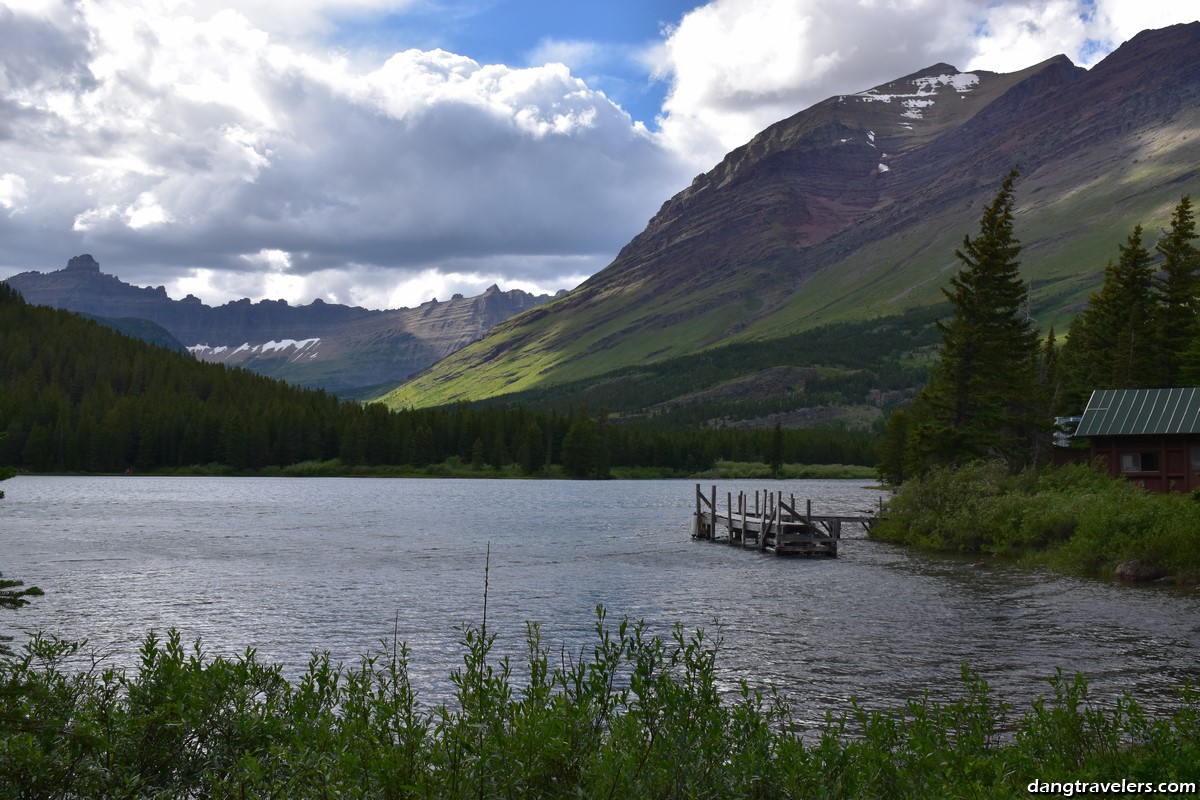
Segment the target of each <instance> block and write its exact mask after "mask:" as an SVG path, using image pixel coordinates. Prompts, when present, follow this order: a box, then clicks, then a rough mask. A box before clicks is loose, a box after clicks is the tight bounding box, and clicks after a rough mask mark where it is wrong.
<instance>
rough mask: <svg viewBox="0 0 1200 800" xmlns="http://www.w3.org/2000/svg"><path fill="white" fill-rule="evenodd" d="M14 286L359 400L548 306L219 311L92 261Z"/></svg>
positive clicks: (243, 307) (27, 294)
mask: <svg viewBox="0 0 1200 800" xmlns="http://www.w3.org/2000/svg"><path fill="white" fill-rule="evenodd" d="M7 283H8V284H9V285H10V286H12V287H13V288H14V289H16V290H17V291H18V292H20V293H21V295H22V296H23V297H24V298H25V300H26V301H27V302H29V303H32V304H36V305H47V306H52V307H55V308H62V309H65V310H68V311H75V312H79V313H83V314H88V315H91V316H95V317H103V318H109V319H118V318H124V319H142V320H149V321H151V322H153V323H156V324H157V325H159V326H161V327H162V328H164V329H166V330H167V331H168V332H170V333H171V334H172V335H173V336H174V337H175V338H176V339H178V340H179V341H180V342H182V343H184V344H185V345H186V346H187V347H188V349H189V350H191V352H192V353H193V354H194V355H195V356H196V357H197V358H201V359H203V360H206V361H219V362H222V363H226V364H230V365H236V366H241V367H245V368H247V369H251V370H253V371H255V372H260V373H262V374H265V375H270V376H271V377H276V378H280V379H282V380H287V381H289V382H291V383H295V384H298V385H301V386H310V387H314V388H324V389H328V390H330V391H333V392H338V393H349V394H354V393H355V391H356V390H358V389H361V388H363V387H378V386H381V385H387V384H395V383H398V382H400V381H402V380H403V379H405V378H407V377H408V376H409V375H412V374H413V373H414V372H417V371H418V370H421V369H424V368H425V367H428V366H429V365H430V364H432V363H433V362H435V361H437V360H438V359H440V358H443V357H445V356H447V355H449V354H450V353H452V352H454V351H455V350H458V349H459V348H461V347H464V346H465V345H467V344H469V343H471V342H473V341H475V340H476V339H478V338H479V337H480V336H482V335H483V334H484V333H485V332H486V331H488V330H489V329H490V328H491V327H493V326H494V325H496V324H497V323H499V322H503V321H505V320H507V319H509V318H510V317H513V316H514V315H516V314H520V313H521V312H523V311H527V310H529V309H531V308H535V307H536V306H538V305H541V304H542V303H544V302H546V301H547V300H549V299H551V298H550V296H549V295H540V296H535V295H532V294H529V293H528V292H523V291H520V290H512V291H508V292H504V291H501V290H500V288H499V287H497V286H494V285H493V286H491V287H490V288H488V290H487V291H485V292H484V293H483V294H481V295H478V296H476V297H462V296H461V295H455V296H454V298H453V299H451V300H447V301H444V302H438V301H437V300H432V301H430V302H428V303H423V304H422V305H420V306H418V307H417V308H411V309H409V308H402V309H394V310H388V311H370V310H367V309H364V308H357V307H351V306H342V305H336V304H332V303H325V302H323V301H321V300H315V301H313V302H312V303H310V304H309V305H306V306H291V305H288V304H287V303H286V302H284V301H282V300H263V301H260V302H258V303H252V302H251V301H250V300H246V299H243V300H238V301H235V302H231V303H226V304H225V305H222V306H218V307H216V308H213V307H210V306H207V305H205V304H204V303H202V302H200V300H199V299H198V298H196V297H193V296H191V295H189V296H188V297H186V298H184V299H183V300H172V299H171V298H170V297H168V296H167V292H166V289H165V288H164V287H162V286H159V287H156V288H145V287H140V286H132V285H130V284H127V283H124V282H123V281H121V280H120V279H119V278H117V277H116V276H114V275H108V274H105V273H103V272H101V270H100V264H99V263H97V261H96V260H95V259H94V258H93V257H92V256H91V255H80V256H75V257H74V258H72V259H70V260H69V261H68V262H67V266H66V267H65V268H63V269H61V270H57V271H53V272H46V273H42V272H23V273H21V274H19V275H14V276H13V277H11V278H9V279H8V281H7Z"/></svg>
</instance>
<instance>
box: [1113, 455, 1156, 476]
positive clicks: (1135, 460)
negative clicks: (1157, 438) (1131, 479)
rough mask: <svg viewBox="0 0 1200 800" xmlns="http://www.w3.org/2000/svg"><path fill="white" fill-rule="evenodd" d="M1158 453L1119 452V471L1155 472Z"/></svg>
mask: <svg viewBox="0 0 1200 800" xmlns="http://www.w3.org/2000/svg"><path fill="white" fill-rule="evenodd" d="M1157 471H1158V453H1121V472H1157Z"/></svg>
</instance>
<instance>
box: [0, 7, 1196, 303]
mask: <svg viewBox="0 0 1200 800" xmlns="http://www.w3.org/2000/svg"><path fill="white" fill-rule="evenodd" d="M232 5H233V4H230V3H228V1H227V0H171V1H170V2H162V0H7V2H4V3H2V4H0V242H2V243H3V247H2V248H0V275H6V274H11V273H14V272H18V271H21V270H24V269H31V268H32V269H43V270H45V269H53V268H57V267H59V266H61V265H62V264H64V263H65V262H66V259H67V258H69V257H70V256H72V255H76V254H79V253H84V252H90V253H92V254H93V255H95V256H96V257H97V258H98V259H99V260H100V261H101V263H102V265H103V266H104V268H105V270H106V271H109V272H113V273H116V274H118V275H119V276H120V277H122V278H123V279H124V280H127V281H130V282H134V283H140V284H149V285H165V286H166V287H167V288H168V290H169V291H170V292H171V293H172V295H174V296H183V295H184V294H186V293H188V292H191V293H194V294H196V295H198V296H200V297H202V298H203V299H205V300H206V301H208V302H220V301H223V300H227V299H234V298H237V297H243V296H245V297H251V298H255V299H257V298H262V297H272V298H276V297H282V298H283V299H287V300H289V301H292V302H308V301H309V300H311V299H312V298H314V297H322V298H325V299H327V300H330V301H336V302H350V303H356V304H361V305H368V306H372V307H382V306H392V307H394V306H397V305H413V304H415V303H419V302H421V301H423V300H426V299H429V298H431V297H434V296H438V297H443V296H449V295H450V294H453V293H454V292H463V293H465V294H471V293H475V292H478V291H481V290H482V289H484V288H486V286H488V285H489V284H491V283H493V282H499V283H501V285H502V286H504V287H505V288H508V287H510V286H512V287H519V288H525V289H527V290H531V291H554V290H555V289H558V288H563V287H569V286H572V285H574V284H576V283H578V282H579V281H580V280H582V279H583V278H585V277H587V276H588V275H590V274H592V273H594V272H595V271H597V270H599V269H600V268H602V267H603V266H604V265H605V264H607V263H608V262H609V261H610V260H611V259H612V258H613V257H614V256H615V254H616V252H617V251H618V250H619V248H620V247H621V246H622V245H623V244H625V243H626V242H627V241H628V240H629V239H630V238H632V236H634V235H635V234H636V233H638V231H640V230H641V229H642V227H643V226H644V225H645V223H646V221H647V220H648V219H649V218H650V216H651V215H652V214H653V213H654V211H655V210H656V209H657V208H658V207H659V206H660V205H661V203H662V202H663V201H664V200H666V199H667V198H669V197H670V196H671V195H672V194H674V193H675V192H676V191H678V190H679V189H681V188H683V187H684V186H685V185H686V184H687V182H688V181H689V180H690V179H691V177H692V176H693V175H694V174H695V173H696V172H697V171H702V170H707V169H708V168H710V167H711V166H712V165H713V164H715V163H716V162H717V161H718V160H719V159H720V158H721V157H722V156H723V155H724V153H725V152H727V151H728V150H730V149H732V148H734V147H736V146H738V145H740V144H742V143H744V142H745V141H747V140H748V139H750V138H751V137H752V136H753V135H754V134H755V133H757V132H758V131H760V130H761V129H763V128H765V127H766V126H768V125H770V124H771V123H773V122H775V121H777V120H779V119H782V118H784V117H787V116H790V115H792V114H794V113H796V112H798V111H800V110H802V109H804V108H806V107H808V106H810V105H812V104H813V103H815V102H818V101H820V100H823V99H825V98H826V97H829V96H831V95H834V94H839V93H845V92H853V91H860V90H863V89H866V88H869V87H872V86H874V85H877V84H879V83H882V82H884V81H887V80H890V79H892V78H895V77H898V76H900V75H904V74H907V73H910V72H913V71H915V70H917V69H921V68H922V67H925V66H928V65H930V64H933V63H936V62H939V61H945V62H949V63H952V64H955V65H956V66H959V67H961V68H964V69H992V70H996V71H1011V70H1015V69H1020V68H1023V67H1026V66H1029V65H1030V64H1032V63H1036V62H1037V61H1040V60H1043V59H1045V58H1048V57H1050V56H1052V55H1054V54H1056V53H1059V52H1065V53H1066V54H1067V55H1068V56H1070V57H1071V58H1072V59H1074V60H1075V61H1076V63H1081V64H1084V65H1090V64H1091V63H1094V62H1095V61H1096V60H1098V59H1099V58H1100V57H1102V56H1103V55H1104V54H1106V53H1107V52H1108V51H1109V50H1111V49H1112V47H1114V46H1116V45H1117V44H1119V43H1120V42H1122V41H1124V40H1126V39H1128V38H1130V37H1131V36H1132V35H1134V34H1135V33H1137V32H1138V31H1139V30H1141V29H1143V28H1146V27H1161V26H1163V25H1167V24H1170V23H1172V22H1177V21H1181V18H1186V12H1183V11H1181V10H1180V9H1179V8H1177V5H1178V4H1176V3H1174V2H1172V0H1138V2H1137V4H1136V5H1134V3H1133V2H1132V0H1009V1H1008V2H1001V3H997V2H993V1H992V0H711V2H708V3H706V4H704V5H698V6H697V7H696V8H694V9H693V10H691V11H690V12H688V13H686V14H684V15H682V17H681V18H680V19H678V20H677V21H676V23H675V24H674V25H672V26H670V27H668V28H667V29H665V30H664V32H663V36H662V39H661V41H660V42H659V43H657V44H656V45H654V46H652V47H649V48H645V47H643V44H644V43H641V42H636V43H635V42H630V43H625V44H621V43H607V44H605V45H604V46H600V45H598V44H596V43H590V42H586V41H580V40H568V39H554V38H552V37H549V36H548V37H546V38H543V39H542V40H541V42H540V43H539V44H538V45H537V46H536V47H535V48H534V49H533V50H531V51H530V52H527V53H524V54H522V55H523V56H524V60H525V63H526V64H528V66H525V67H518V66H506V65H498V64H486V63H479V62H477V61H475V60H473V59H472V58H470V57H469V55H470V54H457V53H451V52H446V51H444V50H438V49H425V50H417V49H408V50H401V51H400V52H395V53H389V54H386V57H382V56H381V57H376V56H375V55H374V54H373V53H368V52H366V51H354V50H347V51H339V50H335V49H332V48H330V47H328V46H326V45H324V44H322V42H326V41H336V40H337V37H336V36H329V35H327V34H329V31H330V30H331V29H332V28H335V27H336V25H337V24H338V23H339V21H341V20H345V19H355V20H359V21H360V22H361V21H362V20H370V19H372V18H373V15H374V17H378V16H379V15H382V14H402V13H403V12H404V11H405V10H406V9H408V8H409V7H410V6H412V7H416V6H417V5H421V6H427V5H428V0H288V2H286V3H284V2H283V0H248V2H244V3H238V4H236V8H233V7H231V6H232ZM614 13H621V10H620V9H618V10H616V11H614ZM639 57H640V58H642V59H645V60H646V63H647V65H649V64H650V63H653V70H652V71H653V75H651V74H650V72H651V67H650V66H647V67H646V70H647V75H646V78H647V80H651V78H653V79H656V80H658V81H661V82H662V85H664V86H666V91H667V94H666V100H665V102H664V104H663V107H662V113H661V116H660V117H659V119H658V120H657V125H656V126H652V127H657V129H656V130H647V127H646V126H644V125H642V124H641V123H639V122H636V121H634V120H633V119H631V118H630V116H629V115H628V114H627V113H626V112H625V111H623V110H622V109H621V108H620V106H619V105H617V104H616V103H615V102H614V101H613V100H612V99H610V98H609V97H607V96H606V95H605V94H604V93H603V92H601V91H600V90H599V89H598V88H597V86H598V85H599V82H598V80H597V79H595V78H591V77H589V75H590V74H591V72H592V71H593V70H596V71H599V72H601V73H603V72H604V70H605V66H604V65H605V64H606V63H609V64H611V63H613V62H612V60H613V59H620V60H621V61H622V62H623V63H626V64H627V63H630V62H632V61H634V60H636V59H637V58H639ZM608 85H610V86H611V85H612V84H611V83H610V84H608Z"/></svg>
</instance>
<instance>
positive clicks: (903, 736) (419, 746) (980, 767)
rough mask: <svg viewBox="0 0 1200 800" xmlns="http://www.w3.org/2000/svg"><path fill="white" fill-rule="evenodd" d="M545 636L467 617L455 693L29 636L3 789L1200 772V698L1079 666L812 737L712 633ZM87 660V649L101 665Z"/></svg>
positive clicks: (516, 787)
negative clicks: (1102, 699)
mask: <svg viewBox="0 0 1200 800" xmlns="http://www.w3.org/2000/svg"><path fill="white" fill-rule="evenodd" d="M596 636H597V639H596V643H595V644H594V645H593V646H592V647H591V648H590V653H587V654H586V655H585V654H583V653H580V654H572V653H568V652H565V651H563V650H561V649H560V650H559V651H557V652H552V651H551V650H550V649H549V648H548V647H547V646H546V645H545V643H544V642H543V641H542V639H541V637H540V634H539V632H538V628H537V626H536V625H530V626H529V628H528V631H527V635H526V638H525V644H526V654H527V655H526V657H525V658H524V659H522V661H523V663H522V669H521V670H520V675H519V678H518V676H517V674H516V673H517V670H516V669H515V668H514V666H513V665H512V664H511V663H510V662H509V661H508V660H499V661H495V660H493V659H492V657H491V648H492V644H493V639H492V638H491V637H490V636H488V635H486V634H485V633H484V632H483V631H480V630H476V629H466V630H465V631H464V636H463V646H464V655H463V662H462V666H461V668H460V669H458V670H457V671H455V673H454V674H453V676H452V681H453V685H454V688H455V692H454V698H455V699H454V701H453V702H452V703H451V704H447V705H441V706H437V707H434V708H426V707H424V706H422V705H421V704H420V703H419V702H418V698H417V693H416V690H415V688H414V687H413V686H412V685H411V684H410V682H409V679H408V672H407V665H408V657H409V654H408V651H407V649H405V648H404V647H402V646H396V645H395V644H394V643H393V644H392V645H391V646H390V647H388V646H386V644H385V646H384V648H382V649H381V650H380V651H379V652H376V653H373V654H371V655H368V656H366V657H364V658H363V659H362V660H361V662H360V663H359V664H358V665H357V667H354V668H347V667H343V666H340V665H338V666H335V665H333V664H331V663H330V660H329V657H328V655H318V656H314V657H313V659H312V661H311V662H310V664H309V666H308V669H307V671H306V673H305V674H304V675H303V676H302V677H300V678H299V680H297V681H294V682H292V681H288V680H286V679H285V678H284V677H283V676H282V675H281V672H280V668H279V667H278V666H268V665H265V664H262V663H261V662H260V661H259V660H258V658H257V657H256V655H255V653H254V651H252V650H250V651H247V652H246V653H245V654H244V655H243V656H241V657H239V658H237V659H225V658H221V657H217V658H208V657H206V656H205V655H204V653H203V651H202V650H201V648H200V645H199V643H197V644H196V645H195V647H194V648H193V649H191V650H190V651H189V650H188V649H187V648H185V647H184V646H183V645H182V643H181V641H180V637H179V635H178V634H177V633H175V632H172V633H170V634H169V635H168V637H167V639H166V641H161V640H159V639H158V638H157V637H155V636H154V635H153V634H152V635H150V636H149V637H147V639H146V641H145V644H144V646H143V647H142V650H141V663H140V665H139V667H138V668H137V670H136V671H135V672H134V673H133V674H125V673H123V672H121V671H117V670H114V669H112V668H107V667H104V666H103V665H101V664H98V663H96V662H95V661H90V662H89V661H87V660H86V659H85V661H84V662H83V664H84V667H83V668H81V667H80V660H79V659H80V658H81V657H83V656H84V651H83V649H82V648H81V647H80V646H79V645H77V644H73V643H66V642H62V641H57V640H53V639H47V638H40V637H39V638H34V639H33V640H32V641H30V642H29V643H28V645H27V646H26V648H25V650H24V653H23V655H22V656H20V657H18V658H15V659H7V660H4V661H0V797H5V798H10V797H11V798H48V797H86V798H117V797H171V798H178V797H205V798H208V797H213V798H218V797H281V798H310V797H312V798H315V797H339V798H342V797H349V798H402V797H426V798H454V797H464V798H465V797H472V798H479V797H489V798H490V797H512V798H518V797H520V798H526V797H535V798H536V797H602V798H650V797H656V798H676V797H712V798H721V797H761V798H771V797H781V798H783V797H805V798H818V797H856V798H857V797H866V798H871V797H879V798H884V797H887V798H891V797H984V796H986V797H1008V796H1012V797H1024V796H1026V786H1027V785H1028V784H1029V782H1031V781H1033V780H1043V781H1075V780H1081V781H1111V780H1114V779H1115V780H1118V781H1119V780H1121V779H1129V780H1147V781H1150V780H1153V781H1167V780H1196V778H1197V772H1198V768H1197V765H1200V701H1198V698H1197V696H1196V694H1194V693H1193V692H1191V691H1190V690H1189V689H1187V688H1186V687H1185V688H1184V689H1183V690H1182V692H1181V696H1180V700H1179V703H1178V705H1177V708H1176V710H1175V711H1174V712H1173V713H1172V714H1171V715H1169V716H1166V717H1164V718H1161V719H1157V720H1150V719H1148V718H1147V717H1146V716H1145V715H1144V714H1143V713H1142V711H1141V710H1140V708H1139V707H1138V705H1137V704H1136V703H1135V702H1133V701H1132V700H1125V701H1123V702H1121V703H1120V704H1118V705H1117V706H1116V707H1115V708H1113V709H1111V710H1109V711H1104V710H1102V709H1099V708H1096V707H1094V706H1093V705H1092V704H1091V703H1089V701H1088V699H1087V686H1086V684H1085V683H1084V682H1083V681H1082V679H1078V678H1077V679H1075V680H1067V679H1064V678H1063V677H1062V676H1061V675H1060V676H1058V677H1056V678H1054V679H1053V680H1052V681H1051V686H1052V690H1053V691H1052V696H1050V697H1049V698H1047V699H1045V700H1039V701H1038V702H1037V703H1035V704H1034V705H1033V706H1032V707H1031V708H1030V710H1029V711H1027V712H1025V713H1024V715H1023V716H1021V717H1020V718H1019V719H1011V718H1010V713H1011V709H1010V708H1009V707H1008V706H1007V705H1005V704H1003V703H1000V702H997V701H996V700H994V699H993V698H992V697H991V694H990V691H989V689H988V686H987V684H986V683H985V682H984V681H983V680H981V679H980V678H979V677H978V676H976V675H974V674H972V673H971V672H970V671H969V670H967V669H966V668H965V667H964V669H963V685H962V697H961V699H959V700H956V701H953V702H949V703H944V704H943V703H936V702H932V701H928V700H927V701H925V702H919V703H910V704H909V705H907V706H906V707H904V708H903V709H898V710H893V711H868V710H866V709H864V708H862V707H860V706H858V705H857V704H852V705H851V706H850V707H849V708H848V709H846V710H845V712H844V713H843V714H841V715H840V716H838V717H833V716H830V717H829V718H828V719H827V722H826V725H825V728H824V731H823V732H822V733H821V734H820V735H819V736H816V737H814V740H812V741H809V742H807V743H806V742H804V741H803V740H802V739H801V737H800V736H799V735H797V734H796V733H795V728H794V726H793V723H792V712H791V709H790V708H789V705H788V703H787V702H786V701H785V700H783V699H782V698H781V697H780V696H779V695H778V694H776V693H774V692H768V693H763V692H760V691H758V690H756V689H752V688H750V687H748V686H746V685H745V684H743V685H741V687H740V689H738V690H737V691H736V692H735V693H734V695H733V696H732V697H724V698H722V697H721V694H720V692H719V691H718V682H717V674H716V658H717V647H716V646H715V645H714V644H713V643H711V642H710V641H708V640H707V639H706V638H705V637H704V635H703V633H697V634H695V635H694V636H691V637H685V636H684V635H683V634H682V632H681V631H680V630H678V629H677V630H676V631H675V633H674V635H673V636H672V637H671V638H670V639H669V640H666V641H664V640H663V639H661V638H659V637H654V636H649V635H648V634H647V632H646V629H645V627H644V626H643V625H640V624H639V625H633V624H630V623H628V622H622V623H620V625H619V626H617V628H616V630H615V631H614V630H611V629H610V628H609V627H607V626H606V624H605V622H604V614H603V611H602V610H601V612H600V614H599V621H598V623H597V626H596ZM89 664H90V668H88V665H89Z"/></svg>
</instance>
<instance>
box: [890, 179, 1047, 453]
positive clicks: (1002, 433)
mask: <svg viewBox="0 0 1200 800" xmlns="http://www.w3.org/2000/svg"><path fill="white" fill-rule="evenodd" d="M1016 179H1017V170H1016V169H1014V170H1012V171H1011V172H1010V173H1009V175H1008V177H1007V178H1005V180H1004V184H1003V186H1002V187H1001V189H1000V192H999V194H997V195H996V197H995V199H994V200H993V201H992V203H991V204H989V205H988V206H987V207H986V208H985V209H984V213H983V216H982V218H981V219H980V225H979V235H978V236H976V237H975V238H971V237H970V236H967V237H964V239H963V245H962V248H961V249H960V250H957V251H955V256H956V257H957V258H958V260H959V261H960V262H961V263H962V265H963V266H962V269H961V270H960V271H959V272H958V274H957V275H956V276H955V277H953V278H952V279H951V280H950V289H944V290H943V292H944V294H945V295H946V298H947V299H948V300H949V301H950V303H951V306H952V309H953V314H952V316H951V318H950V319H949V320H947V321H944V322H939V323H938V327H939V330H940V331H941V335H942V345H941V349H940V351H939V360H938V362H937V363H936V364H935V365H934V367H933V369H932V370H931V372H930V377H929V382H928V384H926V386H925V389H924V390H923V391H922V392H921V394H920V396H919V397H918V399H917V402H916V403H915V404H914V406H913V413H912V423H911V425H910V438H909V447H908V448H907V449H908V452H907V456H908V457H907V459H906V462H907V463H906V466H905V472H906V473H907V474H919V473H921V472H924V471H926V470H927V469H928V468H929V467H930V466H933V465H935V464H954V463H963V462H967V461H970V460H974V459H978V458H985V457H999V458H1002V459H1004V460H1005V461H1006V462H1007V463H1008V464H1009V466H1010V467H1011V468H1013V469H1018V468H1020V467H1022V466H1025V465H1026V464H1029V463H1031V462H1032V461H1033V459H1034V457H1035V454H1036V452H1037V450H1038V449H1039V439H1040V438H1044V437H1045V436H1048V435H1049V431H1050V420H1049V418H1047V417H1046V414H1047V405H1046V403H1045V402H1044V399H1043V398H1042V397H1041V392H1040V391H1039V388H1038V367H1039V358H1038V339H1037V334H1036V333H1035V331H1034V330H1033V328H1032V325H1031V321H1030V319H1029V318H1028V316H1027V315H1026V313H1025V311H1026V309H1025V306H1026V300H1027V298H1028V292H1027V289H1026V286H1025V283H1024V281H1023V280H1022V279H1021V276H1020V273H1019V268H1020V262H1019V261H1018V260H1017V256H1018V255H1019V254H1020V251H1021V246H1020V242H1019V241H1018V240H1017V238H1016V236H1015V235H1014V232H1013V184H1014V183H1015V182H1016Z"/></svg>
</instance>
